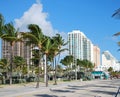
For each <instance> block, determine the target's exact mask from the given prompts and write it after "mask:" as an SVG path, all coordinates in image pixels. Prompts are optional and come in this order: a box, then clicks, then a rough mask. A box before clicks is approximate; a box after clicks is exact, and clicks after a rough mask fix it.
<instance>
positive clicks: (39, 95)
mask: <svg viewBox="0 0 120 97" xmlns="http://www.w3.org/2000/svg"><path fill="white" fill-rule="evenodd" d="M34 96H36V97H58V96H56V95H48V94H36V95H34Z"/></svg>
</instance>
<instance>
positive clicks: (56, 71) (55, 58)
mask: <svg viewBox="0 0 120 97" xmlns="http://www.w3.org/2000/svg"><path fill="white" fill-rule="evenodd" d="M56 76H57V65H56V58H55V83H54V85H57V78H56Z"/></svg>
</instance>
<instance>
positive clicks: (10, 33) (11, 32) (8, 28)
mask: <svg viewBox="0 0 120 97" xmlns="http://www.w3.org/2000/svg"><path fill="white" fill-rule="evenodd" d="M1 38H2V39H3V40H4V41H7V42H9V43H10V46H11V51H10V55H11V57H10V85H11V84H12V71H13V70H12V69H13V56H14V55H13V54H14V45H15V43H16V42H18V41H20V40H21V38H18V31H17V30H16V29H15V28H14V26H13V24H12V23H8V24H5V26H4V34H3V35H2V37H1Z"/></svg>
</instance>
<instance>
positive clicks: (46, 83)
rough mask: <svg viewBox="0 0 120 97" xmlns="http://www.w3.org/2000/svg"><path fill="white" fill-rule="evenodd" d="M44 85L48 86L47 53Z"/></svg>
mask: <svg viewBox="0 0 120 97" xmlns="http://www.w3.org/2000/svg"><path fill="white" fill-rule="evenodd" d="M44 75H45V76H44V77H45V86H46V87H48V71H47V55H46V54H45V73H44Z"/></svg>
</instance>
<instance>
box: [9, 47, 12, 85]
mask: <svg viewBox="0 0 120 97" xmlns="http://www.w3.org/2000/svg"><path fill="white" fill-rule="evenodd" d="M12 63H13V46H11V56H10V77H9V80H10V83H9V84H10V85H11V84H12V71H13V70H12V69H13V66H12Z"/></svg>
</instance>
